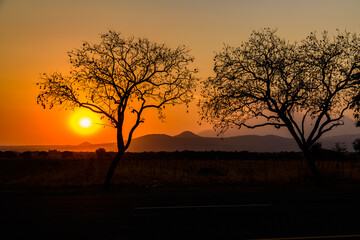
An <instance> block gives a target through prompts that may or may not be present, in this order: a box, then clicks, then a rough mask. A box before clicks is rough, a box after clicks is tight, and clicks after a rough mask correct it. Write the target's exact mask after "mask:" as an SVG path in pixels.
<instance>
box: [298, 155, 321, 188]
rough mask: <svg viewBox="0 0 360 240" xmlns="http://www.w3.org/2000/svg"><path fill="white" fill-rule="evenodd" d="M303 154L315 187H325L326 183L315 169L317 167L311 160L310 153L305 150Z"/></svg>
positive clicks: (313, 160) (312, 159)
mask: <svg viewBox="0 0 360 240" xmlns="http://www.w3.org/2000/svg"><path fill="white" fill-rule="evenodd" d="M303 152H304V155H305V159H306V162H307V164H308V166H309V168H310V171H311V173H312V175H313V177H314V181H315V183H316V185H318V186H319V187H323V186H325V185H326V183H325V180H324V177H323V176H322V174H321V173H320V171H319V169H318V168H317V166H316V164H315V159H314V158H313V156H312V154H311V152H310V151H309V150H305V151H303Z"/></svg>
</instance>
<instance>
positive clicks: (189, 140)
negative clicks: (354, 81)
mask: <svg viewBox="0 0 360 240" xmlns="http://www.w3.org/2000/svg"><path fill="white" fill-rule="evenodd" d="M356 138H360V134H355V135H341V136H330V137H325V138H323V139H321V142H322V144H323V147H324V148H328V149H331V148H333V147H334V145H335V143H337V142H338V143H344V144H345V145H346V146H347V148H348V151H353V148H352V142H353V141H354V140H355V139H356ZM98 148H105V149H106V150H107V151H116V150H117V149H116V144H115V143H104V144H91V143H88V142H85V143H82V144H79V145H47V146H46V145H43V146H0V151H9V150H10V151H19V152H23V151H48V150H58V151H95V150H96V149H98ZM185 150H189V151H251V152H281V151H300V150H299V148H298V146H297V145H296V143H295V141H294V140H293V139H291V138H285V137H281V136H276V135H265V136H258V135H244V136H236V137H224V138H219V137H201V136H199V135H196V134H194V133H192V132H189V131H186V132H183V133H181V134H179V135H176V136H169V135H165V134H150V135H145V136H142V137H138V138H134V139H133V140H132V142H131V145H130V148H129V151H130V152H151V151H152V152H159V151H168V152H172V151H185Z"/></svg>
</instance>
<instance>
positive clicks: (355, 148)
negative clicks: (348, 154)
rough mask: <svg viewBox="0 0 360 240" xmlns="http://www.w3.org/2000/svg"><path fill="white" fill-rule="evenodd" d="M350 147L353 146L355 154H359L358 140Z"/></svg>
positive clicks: (359, 144) (359, 143)
mask: <svg viewBox="0 0 360 240" xmlns="http://www.w3.org/2000/svg"><path fill="white" fill-rule="evenodd" d="M359 123H360V121H359ZM352 145H353V148H354V150H355V152H357V153H360V138H357V139H355V140H354V141H353V142H352Z"/></svg>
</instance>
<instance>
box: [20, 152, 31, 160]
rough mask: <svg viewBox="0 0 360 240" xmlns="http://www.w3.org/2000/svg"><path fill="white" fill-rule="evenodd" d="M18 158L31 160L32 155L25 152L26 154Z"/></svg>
mask: <svg viewBox="0 0 360 240" xmlns="http://www.w3.org/2000/svg"><path fill="white" fill-rule="evenodd" d="M20 157H21V158H22V159H31V158H32V153H31V152H30V151H26V152H23V153H20Z"/></svg>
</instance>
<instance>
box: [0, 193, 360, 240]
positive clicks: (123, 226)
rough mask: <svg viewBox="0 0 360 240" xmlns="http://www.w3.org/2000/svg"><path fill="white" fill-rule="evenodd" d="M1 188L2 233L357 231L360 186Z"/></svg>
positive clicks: (229, 235)
mask: <svg viewBox="0 0 360 240" xmlns="http://www.w3.org/2000/svg"><path fill="white" fill-rule="evenodd" d="M0 194H1V195H0V206H1V216H0V221H1V225H0V230H1V231H0V232H1V234H2V235H4V234H6V235H7V236H8V238H3V239H11V238H13V239H15V238H16V239H18V238H27V239H28V238H31V239H55V238H57V239H277V238H285V239H321V238H314V237H324V236H333V237H335V236H341V235H342V236H343V237H341V238H340V237H336V239H360V192H358V191H309V192H307V191H305V192H304V191H301V192H291V193H290V192H287V191H273V192H272V191H265V192H261V191H239V190H236V189H221V188H218V189H212V190H209V189H208V190H202V189H201V188H197V189H187V188H182V189H180V190H168V189H160V190H156V189H155V190H154V189H151V190H145V189H132V190H129V189H127V190H123V189H116V190H114V191H112V192H110V193H102V192H101V191H88V192H80V191H70V192H53V193H51V194H50V193H46V194H45V193H30V192H28V193H4V192H3V193H0ZM344 235H345V236H344ZM350 235H352V237H350ZM305 237H307V238H305ZM308 237H311V238H308Z"/></svg>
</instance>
